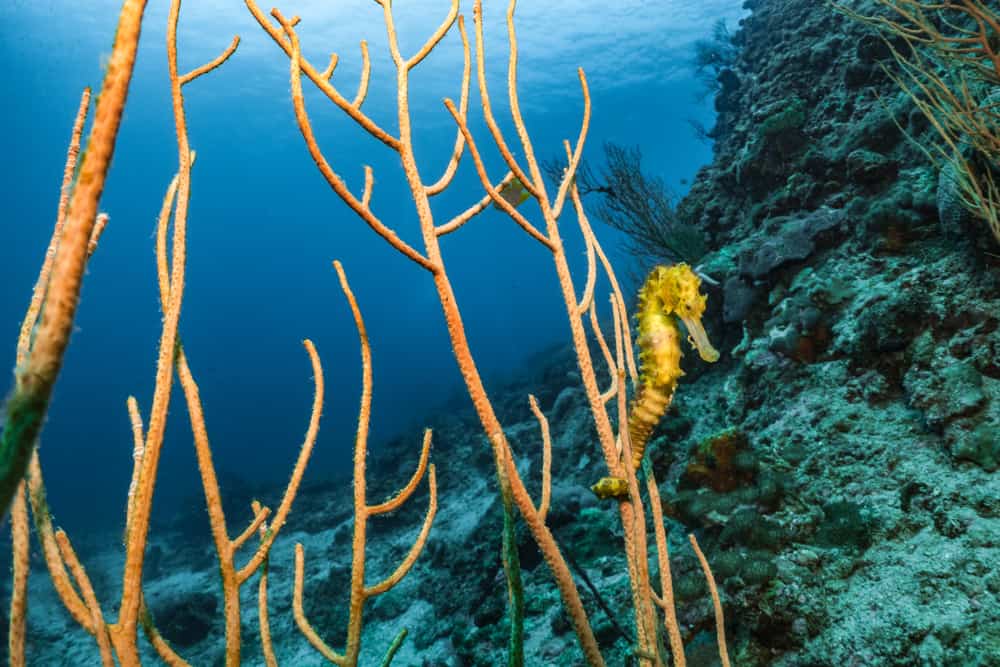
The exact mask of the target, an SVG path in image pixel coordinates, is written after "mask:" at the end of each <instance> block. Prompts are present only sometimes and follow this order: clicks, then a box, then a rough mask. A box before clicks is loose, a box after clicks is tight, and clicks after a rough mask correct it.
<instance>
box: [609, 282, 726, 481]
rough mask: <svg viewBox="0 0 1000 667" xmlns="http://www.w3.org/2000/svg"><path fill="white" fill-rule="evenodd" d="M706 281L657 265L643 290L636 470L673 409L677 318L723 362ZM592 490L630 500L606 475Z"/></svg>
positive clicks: (634, 414) (634, 425) (632, 430)
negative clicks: (711, 334) (711, 329)
mask: <svg viewBox="0 0 1000 667" xmlns="http://www.w3.org/2000/svg"><path fill="white" fill-rule="evenodd" d="M700 287H701V278H699V277H698V274H697V273H695V272H694V271H693V270H692V269H691V267H690V266H688V265H687V264H683V263H681V264H675V265H673V266H663V265H660V266H656V267H654V268H653V270H652V271H650V273H649V276H648V277H647V278H646V282H645V283H643V285H642V288H641V289H640V290H639V299H638V301H639V303H638V310H637V312H636V322H637V329H638V338H637V340H636V343H637V344H638V346H639V388H638V389H637V390H636V393H635V397H634V398H633V399H632V403H631V406H630V409H629V418H628V435H629V442H630V443H631V446H632V461H631V464H632V467H633V469H635V470H638V469H639V466H640V465H641V464H642V456H643V454H644V453H645V451H646V443H647V442H648V441H649V436H650V435H651V434H652V432H653V429H654V428H656V425H657V424H658V423H659V422H660V419H661V418H662V417H663V414H664V413H665V412H666V411H667V408H668V407H669V406H670V401H671V400H672V399H673V397H674V390H675V389H676V388H677V381H678V380H679V379H680V377H681V376H682V375H684V371H682V370H681V356H682V353H681V342H680V341H681V333H680V330H679V329H678V327H677V320H680V321H681V322H683V323H684V328H685V329H686V330H687V333H688V341H690V343H691V345H692V346H693V347H694V348H695V349H696V350H698V354H699V355H700V356H701V358H702V359H703V360H705V361H707V362H709V363H712V362H715V361H718V359H719V352H718V351H717V350H716V349H715V348H714V347H712V344H711V343H710V342H709V340H708V334H706V333H705V327H704V326H702V323H701V317H702V315H703V314H704V312H705V301H706V296H705V295H704V294H702V293H701V292H700V291H699V290H700ZM591 490H593V492H594V493H595V494H596V495H597V497H598V498H601V499H602V500H603V499H606V498H623V497H626V496H628V482H627V481H626V480H624V479H622V478H620V477H604V478H602V479H601V480H600V481H598V482H597V484H594V485H593V486H592V487H591Z"/></svg>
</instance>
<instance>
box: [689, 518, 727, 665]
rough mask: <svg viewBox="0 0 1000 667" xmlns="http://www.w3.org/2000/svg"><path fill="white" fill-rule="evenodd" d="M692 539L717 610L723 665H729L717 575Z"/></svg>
mask: <svg viewBox="0 0 1000 667" xmlns="http://www.w3.org/2000/svg"><path fill="white" fill-rule="evenodd" d="M688 539H690V540H691V547H692V548H693V549H694V553H695V555H696V556H697V557H698V563H699V564H700V565H701V571H702V572H703V573H704V574H705V581H706V582H708V590H709V593H711V594H712V608H713V609H714V610H715V636H716V639H717V641H718V644H719V658H720V659H721V660H722V667H729V650H728V649H727V648H726V625H725V619H724V614H723V613H722V600H720V599H719V589H718V588H717V587H716V585H715V577H714V576H713V575H712V568H711V567H709V565H708V559H707V558H705V554H703V553H702V552H701V547H699V546H698V540H696V539H695V537H694V534H693V533H692V534H691V535H688Z"/></svg>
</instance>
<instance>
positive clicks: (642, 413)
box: [628, 383, 676, 470]
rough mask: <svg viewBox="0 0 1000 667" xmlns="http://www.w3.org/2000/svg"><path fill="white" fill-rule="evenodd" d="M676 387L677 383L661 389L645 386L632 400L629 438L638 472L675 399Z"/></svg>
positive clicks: (634, 464) (633, 461) (641, 387)
mask: <svg viewBox="0 0 1000 667" xmlns="http://www.w3.org/2000/svg"><path fill="white" fill-rule="evenodd" d="M675 386H676V383H672V384H669V385H666V386H660V387H657V386H653V385H650V384H643V385H642V386H640V387H639V391H638V392H636V395H635V398H633V399H632V407H631V409H630V410H629V417H628V437H629V443H630V444H631V446H632V467H633V468H635V469H636V470H638V469H639V466H640V465H642V455H643V454H644V453H645V452H646V443H647V442H649V436H650V435H651V434H652V433H653V429H654V428H656V425H657V424H658V423H660V418H661V417H663V413H665V412H666V411H667V407H668V406H669V405H670V401H671V400H672V399H673V397H674V387H675Z"/></svg>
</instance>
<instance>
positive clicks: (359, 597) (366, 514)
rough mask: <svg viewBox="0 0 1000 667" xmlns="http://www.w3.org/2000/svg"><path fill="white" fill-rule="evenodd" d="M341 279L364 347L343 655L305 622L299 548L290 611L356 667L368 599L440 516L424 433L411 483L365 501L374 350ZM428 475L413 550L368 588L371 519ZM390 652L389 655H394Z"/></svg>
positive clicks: (313, 637)
mask: <svg viewBox="0 0 1000 667" xmlns="http://www.w3.org/2000/svg"><path fill="white" fill-rule="evenodd" d="M334 268H335V269H336V271H337V277H338V279H339V280H340V286H341V289H342V290H343V292H344V295H345V296H346V297H347V302H348V305H349V306H350V308H351V314H352V316H353V317H354V324H355V327H356V329H357V331H358V338H359V340H360V347H361V378H362V379H361V407H360V411H359V414H358V427H357V433H356V436H355V440H354V538H353V541H352V546H351V556H352V558H351V586H350V590H351V595H350V601H349V603H348V604H349V612H348V622H347V641H346V646H345V648H344V652H343V653H339V652H338V651H336V650H335V649H333V648H332V647H331V646H330V645H329V644H327V643H326V642H325V641H324V640H323V639H322V638H321V637H320V635H319V633H318V632H317V631H316V630H315V628H313V626H312V624H311V623H310V622H309V619H308V618H307V617H306V614H305V609H304V606H303V602H302V597H303V589H304V587H305V550H304V548H303V546H302V545H301V544H296V545H295V580H294V586H293V594H292V610H293V615H294V617H295V622H296V624H297V625H298V627H299V630H300V631H301V632H302V634H303V635H304V636H305V637H306V639H307V640H308V641H309V643H310V644H312V646H313V648H315V649H316V650H317V651H319V653H320V654H321V655H323V657H325V658H326V659H327V660H329V661H330V662H332V663H334V664H337V665H344V666H347V667H356V665H357V664H358V657H359V655H360V653H361V629H362V625H363V610H364V604H365V602H366V601H367V600H369V599H370V598H372V597H375V596H376V595H381V594H382V593H385V592H387V591H388V590H390V589H391V588H392V587H394V586H395V585H396V584H398V583H399V582H400V581H401V580H402V579H403V577H405V576H406V574H407V573H408V572H409V571H410V568H412V567H413V564H414V563H415V562H416V560H417V558H418V557H419V555H420V552H421V551H423V548H424V546H425V545H426V544H427V536H428V534H429V532H430V527H431V524H432V523H433V521H434V515H435V514H436V513H437V477H436V475H435V470H434V466H433V465H432V464H428V460H429V457H430V447H431V431H430V429H428V430H427V431H425V432H424V440H423V445H422V446H421V449H420V460H419V462H418V463H417V469H416V471H415V472H414V473H413V475H412V476H411V478H410V481H409V482H407V484H406V485H405V486H404V487H403V488H402V489H401V490H400V491H399V492H398V493H397V494H396V495H395V496H393V497H392V498H390V499H389V500H387V501H385V502H383V503H379V504H376V505H369V504H368V501H367V497H366V496H367V480H366V476H365V464H366V459H367V456H368V430H369V425H370V420H371V400H372V358H371V346H370V345H369V343H368V333H367V331H366V329H365V323H364V319H363V318H362V316H361V309H360V308H359V307H358V304H357V301H356V299H355V298H354V293H353V292H352V291H351V287H350V284H349V283H348V282H347V275H346V274H345V273H344V268H343V266H341V264H340V262H334ZM425 473H426V476H427V482H428V490H429V494H430V500H429V502H428V507H427V514H426V515H425V516H424V523H423V525H422V526H421V528H420V532H419V533H418V534H417V537H416V538H415V539H414V541H413V544H412V545H411V546H410V551H409V553H407V555H406V557H405V558H404V559H403V560H402V562H401V563H400V564H399V565H398V566H397V567H396V569H395V570H394V571H393V572H392V573H391V574H390V575H389V576H387V577H385V578H384V579H382V580H381V581H380V582H378V583H376V584H374V585H372V586H366V585H365V545H366V542H367V527H368V520H369V519H370V518H371V517H373V516H376V515H378V514H384V513H386V512H392V511H395V510H396V509H398V508H399V507H400V506H401V505H402V504H403V503H405V502H406V501H407V500H408V499H409V498H410V496H411V495H412V494H413V492H414V491H415V490H416V488H417V486H418V484H419V483H420V480H421V479H422V478H423V477H424V475H425ZM394 652H395V651H393V650H392V649H391V648H390V655H391V654H392V653H394Z"/></svg>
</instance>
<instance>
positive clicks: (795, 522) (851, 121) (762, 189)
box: [672, 0, 1000, 665]
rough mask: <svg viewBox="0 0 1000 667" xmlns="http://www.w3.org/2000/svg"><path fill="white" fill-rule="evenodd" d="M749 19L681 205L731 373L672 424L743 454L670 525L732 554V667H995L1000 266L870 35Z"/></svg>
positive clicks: (711, 450) (729, 458) (999, 634)
mask: <svg viewBox="0 0 1000 667" xmlns="http://www.w3.org/2000/svg"><path fill="white" fill-rule="evenodd" d="M851 4H852V6H853V7H856V8H858V9H861V10H863V11H875V7H874V3H869V2H855V3H851ZM745 6H747V7H748V8H749V9H751V10H752V14H751V15H750V16H749V17H748V18H747V19H745V21H744V22H743V25H742V27H741V30H740V31H739V33H738V35H737V40H738V42H739V45H740V54H739V56H738V58H737V62H736V64H735V66H734V67H733V69H732V71H731V72H730V73H728V74H727V76H726V77H725V78H724V79H723V80H722V81H721V84H722V87H721V90H720V92H719V94H718V96H717V97H716V108H717V110H718V111H719V112H720V116H719V121H718V126H717V127H716V128H715V130H714V132H713V134H714V135H715V136H716V137H717V143H716V153H715V159H714V161H713V163H712V164H711V165H710V166H708V167H706V168H705V169H703V170H702V171H701V172H700V174H699V177H698V178H697V180H696V182H695V183H694V185H693V188H692V190H691V193H690V194H689V196H688V197H687V198H686V199H685V200H684V201H683V202H682V204H681V209H682V212H683V214H684V215H685V216H687V217H688V218H689V219H690V220H693V221H696V222H697V224H699V225H701V226H702V227H703V228H704V229H705V230H707V231H708V233H709V234H710V236H711V239H712V242H713V243H712V246H713V247H715V248H716V249H717V251H716V252H715V253H714V254H713V255H712V256H711V258H710V259H709V260H708V262H707V263H706V269H707V271H708V272H709V273H711V274H712V275H714V276H715V277H716V278H718V279H719V280H720V281H721V283H722V289H721V290H720V293H719V294H718V295H712V296H716V297H717V298H715V299H712V298H711V297H710V299H709V300H710V303H712V302H714V303H715V304H716V305H717V307H718V310H717V311H716V318H717V319H716V321H715V323H714V327H713V326H712V324H711V323H710V324H709V329H710V331H712V332H713V334H714V335H715V336H717V337H721V338H722V339H723V341H724V343H725V344H724V345H723V346H722V347H723V349H724V350H728V351H729V352H730V354H729V365H728V368H725V369H724V376H723V377H718V376H715V373H718V372H719V371H720V370H723V369H716V370H713V376H712V377H708V378H702V379H700V380H699V381H698V383H697V384H696V387H690V386H689V387H687V388H685V390H684V391H683V392H682V400H681V406H680V409H679V412H678V415H679V416H683V417H686V418H687V419H688V420H689V421H690V422H691V423H693V424H694V428H693V432H694V433H695V434H696V435H697V433H698V432H699V431H702V430H704V432H705V433H707V432H709V431H711V430H713V429H719V430H720V431H723V430H725V429H729V430H730V431H729V435H730V438H729V439H728V440H727V439H725V438H723V439H722V440H721V441H720V440H719V439H718V438H715V439H714V440H713V439H712V438H710V437H709V438H706V439H703V440H701V442H700V444H699V446H698V447H697V448H696V451H695V453H694V454H693V455H691V456H690V459H689V462H687V463H684V464H683V465H684V466H685V470H684V472H683V473H681V475H680V477H679V479H678V483H679V486H678V490H677V491H676V492H675V494H674V496H673V499H674V503H675V509H676V514H675V515H676V516H678V517H679V518H680V519H681V520H682V521H684V522H685V523H686V524H688V525H689V526H694V527H698V528H700V529H702V530H704V531H706V532H708V533H709V534H713V535H716V536H717V537H718V542H717V543H716V545H715V547H716V548H717V549H719V552H718V554H719V555H717V556H716V559H717V560H716V565H715V567H716V568H717V576H718V577H719V578H720V579H722V580H723V581H725V588H726V590H727V592H728V594H729V595H730V596H732V597H731V598H730V603H729V606H728V612H729V617H730V620H731V623H732V624H733V626H732V630H733V633H734V634H735V635H736V636H737V637H738V638H739V639H737V651H742V656H741V657H736V658H735V661H736V663H737V664H762V665H763V664H781V665H918V664H921V665H959V664H961V665H987V664H989V665H995V664H1000V657H998V656H1000V622H998V620H997V616H996V614H995V613H994V612H993V611H991V610H993V609H996V608H997V607H998V606H1000V602H998V595H1000V574H998V572H997V569H996V567H995V563H996V562H1000V548H998V544H1000V542H998V536H1000V516H998V514H1000V500H998V498H1000V478H998V476H997V469H998V464H1000V332H998V327H1000V257H998V250H1000V249H998V248H997V247H996V246H995V243H994V242H993V240H992V238H991V237H990V236H989V231H988V229H987V227H986V225H985V224H976V223H975V221H968V220H966V221H964V222H962V223H958V224H955V223H954V219H955V218H961V217H962V216H955V215H953V214H952V212H951V211H950V209H949V207H950V206H951V205H952V203H951V202H950V201H949V198H948V193H947V192H939V189H938V173H937V170H936V169H935V168H934V167H933V166H932V165H930V164H929V163H928V160H927V158H926V157H925V156H924V154H923V153H922V152H921V150H920V149H919V148H918V147H917V146H916V145H915V143H914V141H915V142H929V141H930V140H931V139H932V138H933V134H932V130H931V128H930V127H929V126H928V123H927V121H926V120H925V119H924V117H923V115H922V114H921V113H920V112H919V111H918V110H917V109H916V107H915V106H914V105H913V104H912V102H911V101H910V100H909V98H907V97H906V96H905V95H904V94H902V93H901V92H900V91H899V90H898V88H897V86H896V84H895V83H894V82H893V81H892V80H891V79H890V78H889V77H888V76H887V75H886V73H885V71H884V70H883V69H882V67H881V66H880V63H882V62H886V63H887V65H888V66H889V67H891V66H892V61H891V59H889V55H890V54H889V51H888V49H887V47H886V46H885V44H884V43H883V42H882V41H881V39H880V38H879V37H878V36H877V35H875V34H874V33H873V32H871V30H870V29H869V28H867V27H865V26H863V25H860V24H857V23H855V22H853V21H851V20H849V19H847V18H845V17H844V16H842V15H841V14H838V13H836V12H835V11H833V9H832V8H831V7H829V6H828V5H827V4H826V3H822V2H815V1H813V0H771V1H769V0H759V1H750V2H746V3H745ZM894 119H895V120H894ZM897 123H898V124H897ZM908 136H909V137H910V138H912V140H911V139H910V138H908ZM939 209H940V211H939ZM720 334H721V336H720ZM692 397H694V398H692ZM734 433H735V434H736V435H733V434H734ZM736 436H738V438H736ZM734 438H736V441H735V443H734V442H731V441H732V440H733V439H734ZM679 444H680V443H676V442H675V443H673V445H672V446H673V447H677V445H679ZM706 457H708V458H709V463H710V464H711V465H706V464H705V461H704V459H705V458H706ZM727 466H728V471H729V472H728V473H727V474H728V475H729V477H728V478H724V479H721V480H720V479H719V477H720V475H721V474H722V473H723V472H725V471H726V469H727ZM708 473H712V474H708ZM727 480H728V481H727ZM724 482H725V483H724ZM720 558H721V560H719V559H720ZM741 642H742V643H741ZM737 655H738V656H739V653H737Z"/></svg>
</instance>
